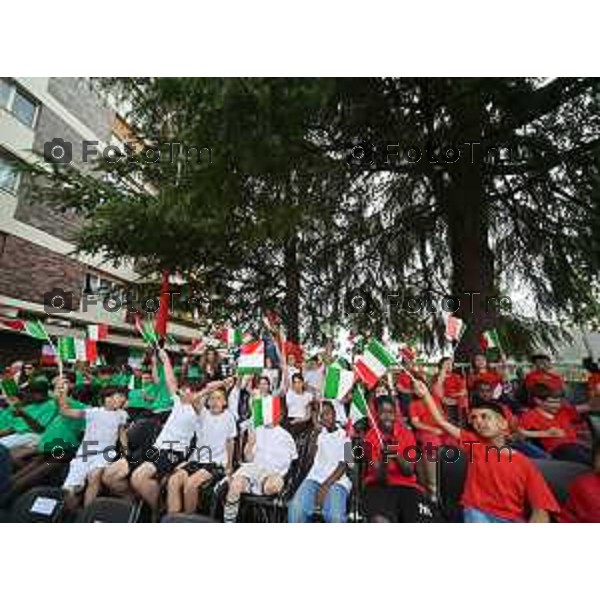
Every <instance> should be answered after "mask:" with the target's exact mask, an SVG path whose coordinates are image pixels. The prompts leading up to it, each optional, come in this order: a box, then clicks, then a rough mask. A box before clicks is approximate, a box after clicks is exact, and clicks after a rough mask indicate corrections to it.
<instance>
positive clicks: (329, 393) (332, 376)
mask: <svg viewBox="0 0 600 600" xmlns="http://www.w3.org/2000/svg"><path fill="white" fill-rule="evenodd" d="M353 384H354V372H353V371H348V370H346V369H342V367H341V366H340V365H339V364H338V363H333V364H332V365H330V366H329V367H327V371H326V373H325V381H324V382H323V397H324V398H327V399H328V400H339V399H341V398H343V397H344V396H345V395H346V394H347V393H348V392H349V391H350V390H351V389H352V385H353Z"/></svg>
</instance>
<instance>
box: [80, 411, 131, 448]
mask: <svg viewBox="0 0 600 600" xmlns="http://www.w3.org/2000/svg"><path fill="white" fill-rule="evenodd" d="M84 413H85V433H84V434H83V440H82V442H81V445H80V446H79V450H77V455H78V456H83V455H84V453H85V454H97V453H98V452H102V451H103V450H104V449H106V448H110V447H111V446H115V445H116V443H117V440H118V439H119V427H120V426H121V425H125V423H126V422H127V413H126V412H125V411H124V410H108V409H106V408H87V409H85V411H84Z"/></svg>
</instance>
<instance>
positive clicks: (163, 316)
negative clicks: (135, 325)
mask: <svg viewBox="0 0 600 600" xmlns="http://www.w3.org/2000/svg"><path fill="white" fill-rule="evenodd" d="M170 298H171V294H170V293H169V271H167V270H166V269H165V270H164V271H163V274H162V282H161V284H160V304H159V307H158V313H157V315H156V322H155V325H154V330H155V331H156V333H157V334H158V335H159V336H160V337H163V338H164V337H165V336H166V335H167V323H168V322H169V301H170Z"/></svg>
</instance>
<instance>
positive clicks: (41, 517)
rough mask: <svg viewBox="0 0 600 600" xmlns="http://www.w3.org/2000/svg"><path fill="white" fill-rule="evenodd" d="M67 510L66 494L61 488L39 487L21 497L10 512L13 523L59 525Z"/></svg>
mask: <svg viewBox="0 0 600 600" xmlns="http://www.w3.org/2000/svg"><path fill="white" fill-rule="evenodd" d="M64 509H65V492H64V490H63V489H62V488H59V487H45V486H38V487H35V488H32V489H31V490H29V491H28V492H25V493H24V494H22V495H21V496H19V497H18V498H17V499H16V500H15V502H14V504H13V507H12V510H11V512H10V522H11V523H57V522H59V521H61V520H62V518H63V515H64Z"/></svg>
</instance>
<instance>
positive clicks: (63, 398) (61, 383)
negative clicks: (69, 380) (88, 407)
mask: <svg viewBox="0 0 600 600" xmlns="http://www.w3.org/2000/svg"><path fill="white" fill-rule="evenodd" d="M54 393H55V395H56V401H57V402H58V410H59V411H60V414H61V415H63V416H64V417H69V418H71V419H83V418H84V417H85V411H83V410H80V409H77V408H71V407H70V406H69V402H68V400H67V384H66V382H65V380H64V379H61V378H60V377H59V378H58V379H57V381H56V387H55V388H54Z"/></svg>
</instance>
